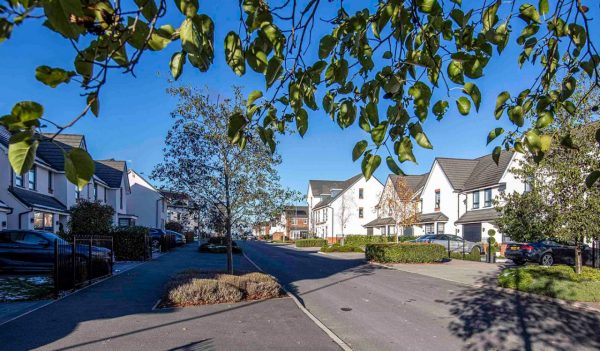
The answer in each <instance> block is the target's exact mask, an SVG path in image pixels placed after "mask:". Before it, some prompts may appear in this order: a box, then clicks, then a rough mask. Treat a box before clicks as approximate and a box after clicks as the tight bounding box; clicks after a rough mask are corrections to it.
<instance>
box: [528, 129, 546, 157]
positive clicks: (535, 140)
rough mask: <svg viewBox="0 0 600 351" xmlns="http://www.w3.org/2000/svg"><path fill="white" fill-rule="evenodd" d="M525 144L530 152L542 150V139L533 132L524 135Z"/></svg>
mask: <svg viewBox="0 0 600 351" xmlns="http://www.w3.org/2000/svg"><path fill="white" fill-rule="evenodd" d="M525 142H526V143H527V146H529V150H531V151H532V152H537V151H541V149H542V139H541V138H540V136H539V135H538V134H537V133H535V132H534V131H533V130H530V131H529V132H527V133H525Z"/></svg>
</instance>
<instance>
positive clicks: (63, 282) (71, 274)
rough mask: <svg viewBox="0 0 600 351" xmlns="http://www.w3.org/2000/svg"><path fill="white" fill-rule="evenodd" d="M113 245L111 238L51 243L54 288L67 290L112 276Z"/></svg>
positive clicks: (76, 238)
mask: <svg viewBox="0 0 600 351" xmlns="http://www.w3.org/2000/svg"><path fill="white" fill-rule="evenodd" d="M112 270H113V241H112V237H110V236H75V237H74V238H73V242H72V243H69V242H66V241H64V240H55V241H54V274H53V275H54V288H55V290H56V292H59V291H61V290H70V289H73V288H76V287H79V286H81V285H83V284H85V283H87V284H91V283H92V281H94V280H95V279H98V278H102V277H106V276H109V275H112Z"/></svg>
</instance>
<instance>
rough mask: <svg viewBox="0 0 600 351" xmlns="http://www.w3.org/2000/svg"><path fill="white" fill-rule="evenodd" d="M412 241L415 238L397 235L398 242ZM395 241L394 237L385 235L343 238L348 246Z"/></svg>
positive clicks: (348, 236)
mask: <svg viewBox="0 0 600 351" xmlns="http://www.w3.org/2000/svg"><path fill="white" fill-rule="evenodd" d="M414 239H416V237H414V236H405V235H398V241H399V242H405V241H409V240H414ZM395 241H396V237H395V236H385V235H347V236H345V237H344V244H345V245H350V246H366V245H368V244H384V243H394V242H395Z"/></svg>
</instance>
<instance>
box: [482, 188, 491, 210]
mask: <svg viewBox="0 0 600 351" xmlns="http://www.w3.org/2000/svg"><path fill="white" fill-rule="evenodd" d="M483 201H484V202H483V206H484V207H491V206H492V189H491V188H490V189H485V190H484V191H483Z"/></svg>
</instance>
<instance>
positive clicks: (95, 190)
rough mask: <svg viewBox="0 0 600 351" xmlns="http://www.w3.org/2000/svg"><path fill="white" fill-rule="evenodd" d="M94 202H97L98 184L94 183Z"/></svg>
mask: <svg viewBox="0 0 600 351" xmlns="http://www.w3.org/2000/svg"><path fill="white" fill-rule="evenodd" d="M94 200H96V201H98V184H96V183H94Z"/></svg>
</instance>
